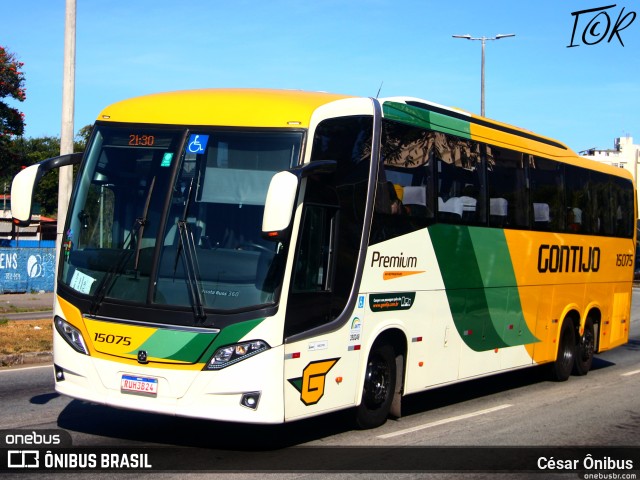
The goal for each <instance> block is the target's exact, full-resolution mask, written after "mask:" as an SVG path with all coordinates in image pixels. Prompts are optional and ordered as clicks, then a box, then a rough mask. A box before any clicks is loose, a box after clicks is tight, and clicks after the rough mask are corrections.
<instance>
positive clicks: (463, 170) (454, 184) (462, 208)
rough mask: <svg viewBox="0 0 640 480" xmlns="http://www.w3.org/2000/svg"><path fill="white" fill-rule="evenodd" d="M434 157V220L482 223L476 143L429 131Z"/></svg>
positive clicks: (481, 177) (479, 155) (480, 161)
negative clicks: (435, 185)
mask: <svg viewBox="0 0 640 480" xmlns="http://www.w3.org/2000/svg"><path fill="white" fill-rule="evenodd" d="M433 136H434V142H433V148H434V155H435V156H436V158H437V159H438V161H437V185H438V221H440V222H446V223H464V224H467V225H483V224H484V223H485V222H486V204H485V198H486V196H485V191H486V189H485V175H484V162H483V158H482V157H483V152H482V146H481V144H480V143H478V142H475V141H473V140H468V139H466V138H461V137H456V136H453V135H447V134H444V133H440V132H433Z"/></svg>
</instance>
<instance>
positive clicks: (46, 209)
mask: <svg viewBox="0 0 640 480" xmlns="http://www.w3.org/2000/svg"><path fill="white" fill-rule="evenodd" d="M91 129H92V126H91V125H87V126H85V127H83V128H81V129H80V131H79V132H78V134H77V135H76V139H75V141H74V144H73V150H74V151H75V152H82V151H84V149H85V147H86V144H87V140H88V138H89V136H90V135H91ZM9 151H10V152H11V155H12V156H13V158H16V159H17V163H16V165H17V166H16V167H14V168H11V169H6V170H5V169H0V182H2V183H3V184H4V183H5V182H6V184H7V185H11V181H12V179H13V177H14V176H15V174H16V173H18V172H19V171H20V169H21V168H22V167H28V166H29V165H33V164H35V163H38V162H41V161H42V160H45V159H47V158H51V157H57V156H58V155H60V138H59V137H37V138H23V137H19V138H16V139H14V140H12V141H10V142H9ZM75 171H76V168H74V175H75ZM34 201H35V202H36V203H39V204H40V207H41V210H40V213H41V214H42V215H44V216H47V217H55V216H56V213H57V210H58V170H53V171H51V172H49V173H47V174H46V175H45V176H44V177H42V180H41V181H40V183H39V184H38V188H37V189H36V191H35V193H34Z"/></svg>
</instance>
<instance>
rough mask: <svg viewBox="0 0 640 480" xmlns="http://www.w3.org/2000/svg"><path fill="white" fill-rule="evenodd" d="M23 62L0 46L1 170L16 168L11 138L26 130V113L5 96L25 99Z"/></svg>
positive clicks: (18, 99)
mask: <svg viewBox="0 0 640 480" xmlns="http://www.w3.org/2000/svg"><path fill="white" fill-rule="evenodd" d="M23 65H24V64H23V63H22V62H19V61H18V60H17V59H16V56H15V55H14V54H13V53H11V52H9V51H8V50H7V49H6V48H4V47H2V46H0V172H5V171H7V170H11V169H12V167H13V168H15V163H16V161H17V158H16V157H15V155H13V153H12V152H11V148H10V143H11V140H12V139H13V138H14V137H15V136H18V135H22V134H23V132H24V114H23V113H22V112H20V111H18V110H17V109H16V108H13V107H10V106H9V105H8V104H7V103H6V102H5V101H4V99H5V98H7V97H8V98H12V99H14V100H17V101H19V102H22V101H24V99H25V98H26V92H25V89H24V81H25V79H24V73H23V72H22V71H21V70H20V69H21V68H22V67H23Z"/></svg>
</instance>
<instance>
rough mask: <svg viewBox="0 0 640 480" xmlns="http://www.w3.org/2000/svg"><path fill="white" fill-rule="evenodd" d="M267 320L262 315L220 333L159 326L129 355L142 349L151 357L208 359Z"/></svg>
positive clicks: (186, 360)
mask: <svg viewBox="0 0 640 480" xmlns="http://www.w3.org/2000/svg"><path fill="white" fill-rule="evenodd" d="M263 320H264V318H260V319H257V320H249V321H247V322H241V323H237V324H235V325H230V326H228V327H226V328H224V329H223V330H222V331H221V332H220V333H219V334H216V333H198V332H184V331H180V330H170V329H158V330H156V331H155V332H154V333H153V335H151V337H149V338H148V339H147V340H146V341H145V342H144V343H143V344H142V345H140V346H139V347H138V348H136V349H135V350H133V351H131V352H129V354H130V355H137V353H138V351H140V350H145V351H146V352H147V354H148V356H149V357H153V358H159V359H164V360H173V361H175V362H185V363H197V362H198V361H207V360H208V359H209V357H211V355H213V352H214V351H215V350H216V349H217V348H218V347H220V346H223V345H230V344H233V343H236V342H237V341H238V340H240V339H241V338H242V337H244V336H245V335H246V334H247V333H249V332H250V331H251V330H253V329H254V328H255V327H256V326H258V325H259V324H260V323H261V322H262V321H263Z"/></svg>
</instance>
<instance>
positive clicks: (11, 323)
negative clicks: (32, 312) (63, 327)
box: [0, 319, 53, 355]
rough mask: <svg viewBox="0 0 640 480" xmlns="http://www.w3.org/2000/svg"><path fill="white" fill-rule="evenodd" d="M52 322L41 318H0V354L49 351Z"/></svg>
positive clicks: (51, 341) (50, 347) (51, 339)
mask: <svg viewBox="0 0 640 480" xmlns="http://www.w3.org/2000/svg"><path fill="white" fill-rule="evenodd" d="M52 343H53V322H52V321H51V319H43V320H7V319H0V355H7V354H9V355H11V354H17V353H30V352H50V351H51V349H52Z"/></svg>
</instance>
